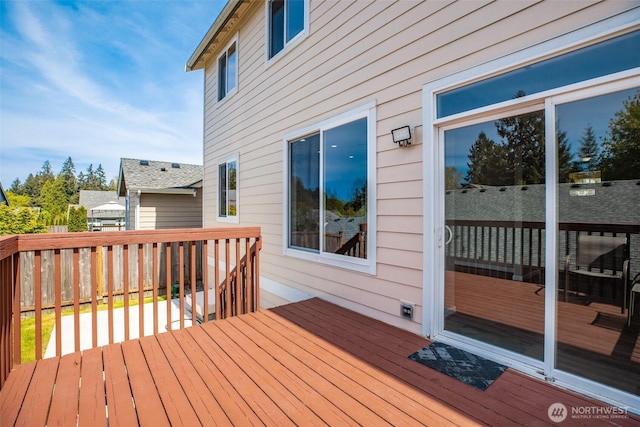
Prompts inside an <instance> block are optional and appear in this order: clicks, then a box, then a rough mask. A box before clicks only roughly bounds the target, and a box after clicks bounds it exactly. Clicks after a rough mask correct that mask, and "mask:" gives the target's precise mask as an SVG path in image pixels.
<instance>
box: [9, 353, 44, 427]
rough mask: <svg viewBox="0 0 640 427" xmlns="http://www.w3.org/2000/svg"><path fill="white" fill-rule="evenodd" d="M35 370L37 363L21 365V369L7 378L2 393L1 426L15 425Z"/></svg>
mask: <svg viewBox="0 0 640 427" xmlns="http://www.w3.org/2000/svg"><path fill="white" fill-rule="evenodd" d="M35 370H36V364H35V363H27V364H25V365H20V366H19V369H16V370H15V371H13V372H12V373H11V375H9V378H7V382H6V383H5V384H4V387H3V388H2V392H1V393H2V399H0V421H2V422H0V424H2V425H4V424H5V423H6V424H7V425H13V424H14V423H15V421H16V419H17V418H18V414H19V413H20V408H21V407H22V402H23V401H24V397H25V395H26V394H27V390H28V389H29V385H30V383H31V378H32V376H33V373H34V371H35Z"/></svg>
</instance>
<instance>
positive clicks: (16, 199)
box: [7, 190, 31, 208]
mask: <svg viewBox="0 0 640 427" xmlns="http://www.w3.org/2000/svg"><path fill="white" fill-rule="evenodd" d="M7 199H9V206H11V207H14V208H17V207H25V208H26V207H29V206H31V199H30V198H29V196H25V195H23V194H16V193H14V192H13V191H11V190H9V191H7Z"/></svg>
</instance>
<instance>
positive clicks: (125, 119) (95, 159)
mask: <svg viewBox="0 0 640 427" xmlns="http://www.w3.org/2000/svg"><path fill="white" fill-rule="evenodd" d="M192 3H193V5H194V6H199V7H200V8H201V9H200V10H197V9H194V8H190V7H189V6H187V5H190V4H192ZM224 3H225V2H224V1H221V2H215V3H214V4H213V5H214V6H216V7H217V9H215V10H210V12H209V14H210V16H209V17H206V13H203V9H206V10H209V9H213V6H212V3H211V2H160V3H158V2H106V3H103V2H99V3H97V2H85V3H80V4H79V5H72V4H65V3H63V4H59V3H43V2H12V3H11V6H12V7H9V5H7V4H6V3H5V5H4V6H3V7H4V9H3V12H6V13H7V15H8V16H9V18H8V19H9V20H10V21H11V23H12V25H11V27H13V28H15V29H16V30H15V32H11V30H10V29H9V28H5V29H3V30H2V41H0V43H2V49H1V50H2V51H4V53H3V54H2V62H1V63H0V65H1V67H2V68H0V72H2V74H3V78H2V81H0V90H1V96H2V102H1V103H0V144H1V147H0V149H1V152H0V180H2V182H3V184H4V185H5V187H8V186H9V185H10V182H11V181H13V180H14V179H15V178H16V177H19V178H20V179H21V180H24V178H25V177H26V175H28V173H30V172H33V173H35V172H37V171H38V170H39V169H40V167H41V165H42V163H43V162H44V161H45V160H50V161H51V163H52V166H53V168H54V171H56V172H57V171H58V170H59V166H61V164H60V165H56V163H57V162H58V161H60V160H59V159H62V161H63V160H64V159H65V158H66V157H68V156H71V157H72V158H73V160H74V162H75V164H76V170H77V171H80V170H84V169H86V167H87V166H88V165H89V164H90V163H91V164H93V165H94V167H95V166H96V165H97V164H99V163H101V164H102V165H103V168H104V169H105V171H106V172H107V176H109V177H111V176H112V175H115V174H116V173H117V168H118V164H119V159H120V158H121V157H134V158H136V157H137V158H148V159H158V160H171V161H178V162H187V163H202V98H203V93H202V78H203V77H202V75H201V74H199V73H198V74H189V75H187V74H184V73H183V71H182V70H183V67H184V61H185V59H186V58H188V56H189V55H190V54H191V52H192V50H193V49H194V48H195V46H197V44H198V42H199V41H200V39H201V37H202V36H203V35H204V33H205V32H206V30H207V28H208V26H209V25H210V24H211V22H213V19H215V16H216V15H217V13H218V11H219V10H220V9H221V8H222V6H223V5H224ZM172 7H173V8H175V9H174V11H173V12H172V11H171V10H169V9H170V8H172ZM176 11H178V12H176ZM128 12H130V13H128ZM176 19H178V21H177V22H178V24H171V25H163V24H165V23H171V22H174V23H175V22H176V21H175V20H176ZM194 20H196V21H198V22H199V25H197V26H195V27H200V28H201V30H195V29H193V28H194V25H189V24H193V21H194ZM182 21H186V22H182ZM7 27H9V26H7ZM186 27H188V28H191V29H192V32H193V33H192V34H191V38H192V40H189V38H188V37H187V36H186V35H185V28H186ZM172 31H176V32H178V33H176V34H172V33H171V32H172ZM176 40H179V41H180V44H178V43H177V42H176ZM170 43H173V44H170Z"/></svg>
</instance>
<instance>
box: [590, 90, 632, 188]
mask: <svg viewBox="0 0 640 427" xmlns="http://www.w3.org/2000/svg"><path fill="white" fill-rule="evenodd" d="M599 164H600V170H601V171H602V179H603V180H608V181H609V180H619V179H635V178H637V177H638V176H639V175H640V91H638V92H636V94H635V95H634V96H632V97H630V98H629V99H628V100H626V101H625V102H624V103H623V107H622V109H621V110H620V111H618V112H616V114H615V116H614V117H613V118H612V119H611V121H610V122H609V130H608V132H607V136H606V137H605V139H604V144H603V149H602V153H601V154H600V157H599Z"/></svg>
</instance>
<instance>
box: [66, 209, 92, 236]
mask: <svg viewBox="0 0 640 427" xmlns="http://www.w3.org/2000/svg"><path fill="white" fill-rule="evenodd" d="M87 229H88V226H87V209H86V208H85V207H84V206H80V207H79V208H78V209H76V208H74V207H71V208H70V209H69V222H68V228H67V230H68V231H69V232H79V231H87Z"/></svg>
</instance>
